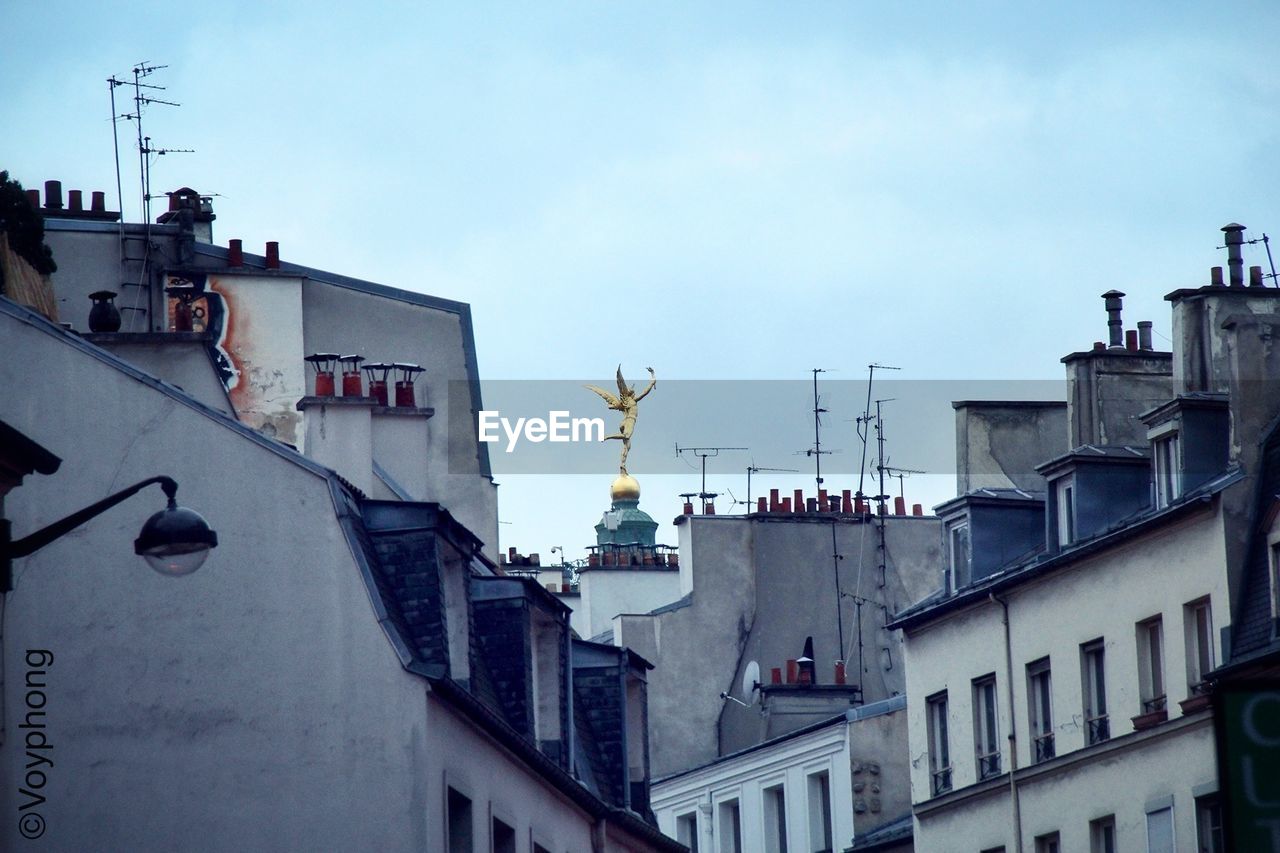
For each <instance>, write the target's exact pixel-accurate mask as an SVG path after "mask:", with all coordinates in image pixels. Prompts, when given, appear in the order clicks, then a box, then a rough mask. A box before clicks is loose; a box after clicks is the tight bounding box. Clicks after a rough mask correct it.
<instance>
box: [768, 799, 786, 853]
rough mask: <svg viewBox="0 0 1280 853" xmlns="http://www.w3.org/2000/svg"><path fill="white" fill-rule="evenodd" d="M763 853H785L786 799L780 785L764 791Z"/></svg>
mask: <svg viewBox="0 0 1280 853" xmlns="http://www.w3.org/2000/svg"><path fill="white" fill-rule="evenodd" d="M764 849H765V853H787V798H786V795H785V794H784V793H783V791H782V786H781V785H774V786H773V787H772V788H765V790H764Z"/></svg>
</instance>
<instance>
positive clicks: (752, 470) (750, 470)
mask: <svg viewBox="0 0 1280 853" xmlns="http://www.w3.org/2000/svg"><path fill="white" fill-rule="evenodd" d="M761 471H774V472H777V473H780V474H781V473H787V474H798V473H800V472H799V470H798V469H796V468H761V467H760V466H759V465H756V464H755V463H752V464H750V465H748V466H747V499H746V501H745V503H746V504H747V505H748V507H750V505H751V475H752V474H758V473H760V472H761Z"/></svg>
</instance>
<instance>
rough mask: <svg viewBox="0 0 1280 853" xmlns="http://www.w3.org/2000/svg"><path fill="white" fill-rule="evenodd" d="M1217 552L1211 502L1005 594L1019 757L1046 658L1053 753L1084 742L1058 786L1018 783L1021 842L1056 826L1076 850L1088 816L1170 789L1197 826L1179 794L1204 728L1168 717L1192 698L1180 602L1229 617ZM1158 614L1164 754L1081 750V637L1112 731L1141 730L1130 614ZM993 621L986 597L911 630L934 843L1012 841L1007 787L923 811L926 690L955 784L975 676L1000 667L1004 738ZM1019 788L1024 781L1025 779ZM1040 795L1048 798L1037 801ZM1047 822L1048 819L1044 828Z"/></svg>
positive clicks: (919, 776)
mask: <svg viewBox="0 0 1280 853" xmlns="http://www.w3.org/2000/svg"><path fill="white" fill-rule="evenodd" d="M1224 560H1225V546H1224V531H1223V516H1222V514H1221V513H1220V512H1219V511H1217V510H1216V509H1215V510H1206V511H1204V512H1202V513H1200V514H1197V515H1195V516H1193V517H1191V518H1188V519H1185V520H1183V521H1180V522H1176V523H1175V524H1173V525H1171V526H1170V527H1168V528H1165V529H1163V530H1161V531H1159V532H1157V533H1154V534H1152V535H1148V536H1145V537H1142V538H1139V539H1135V540H1133V541H1131V542H1128V543H1125V544H1123V545H1118V546H1116V547H1115V548H1114V549H1111V550H1108V551H1105V552H1103V553H1100V554H1098V555H1096V556H1093V557H1089V558H1086V559H1083V560H1081V561H1080V562H1079V563H1078V564H1076V565H1075V566H1073V567H1070V568H1065V569H1062V570H1060V571H1058V572H1056V573H1054V574H1052V575H1050V576H1048V577H1046V578H1045V579H1043V580H1041V581H1038V582H1032V583H1028V584H1025V585H1023V586H1021V587H1019V588H1017V589H1015V590H1013V591H1011V592H1010V593H1009V594H1008V596H1007V600H1008V603H1009V618H1010V633H1011V638H1012V643H1011V647H1012V660H1013V674H1012V687H1013V709H1014V714H1015V716H1016V721H1015V722H1016V729H1015V731H1016V734H1017V744H1018V765H1019V767H1021V768H1027V767H1028V765H1030V764H1031V758H1032V749H1033V745H1032V741H1031V737H1030V732H1029V727H1028V723H1027V708H1028V696H1027V678H1026V665H1027V664H1028V663H1030V662H1032V661H1035V660H1038V659H1040V658H1042V657H1045V656H1048V657H1049V658H1050V666H1051V672H1052V682H1051V683H1052V704H1053V725H1054V733H1055V746H1056V751H1057V755H1058V756H1059V759H1057V760H1058V762H1059V763H1060V764H1062V763H1065V762H1063V761H1062V758H1063V757H1064V756H1069V755H1071V754H1072V753H1075V752H1080V755H1079V758H1080V762H1079V764H1078V765H1073V766H1077V767H1078V768H1079V769H1078V770H1074V771H1072V772H1071V773H1060V774H1057V775H1055V777H1054V782H1055V784H1053V785H1047V784H1046V785H1044V786H1043V790H1041V791H1040V792H1039V793H1038V794H1035V795H1033V794H1030V793H1024V794H1023V799H1022V809H1023V817H1024V821H1023V827H1024V836H1025V840H1026V843H1028V844H1029V843H1030V840H1031V838H1032V837H1033V836H1034V835H1035V834H1038V833H1041V832H1045V831H1049V830H1050V829H1056V828H1059V827H1060V828H1061V830H1062V832H1063V849H1064V850H1065V849H1077V848H1078V846H1079V844H1081V843H1082V842H1079V841H1078V840H1077V841H1074V842H1073V841H1068V840H1067V836H1068V834H1069V833H1078V832H1080V831H1083V830H1084V829H1087V825H1088V821H1089V820H1090V819H1092V818H1094V817H1098V816H1101V815H1105V814H1108V813H1110V812H1112V811H1115V812H1116V813H1117V815H1119V814H1120V812H1121V810H1127V811H1132V810H1134V809H1135V808H1140V807H1141V804H1142V803H1143V802H1144V797H1157V796H1161V795H1163V794H1164V793H1175V795H1176V796H1177V797H1183V799H1180V800H1179V801H1178V802H1179V805H1178V806H1177V808H1179V809H1183V810H1184V811H1182V812H1178V813H1177V818H1178V821H1179V824H1178V832H1179V837H1180V838H1183V839H1186V838H1190V837H1194V836H1193V835H1186V834H1182V833H1183V830H1184V827H1185V826H1186V821H1189V820H1191V817H1190V814H1189V813H1187V812H1186V810H1187V809H1190V801H1189V799H1187V798H1185V796H1186V791H1185V790H1184V789H1189V788H1190V787H1191V786H1193V785H1199V784H1200V783H1202V782H1207V781H1211V780H1212V779H1213V778H1214V776H1213V763H1212V762H1213V752H1212V744H1211V737H1209V736H1208V735H1202V734H1200V733H1198V730H1197V732H1196V733H1192V732H1190V731H1189V730H1188V731H1186V732H1185V733H1183V731H1184V730H1181V729H1177V728H1176V725H1177V724H1176V723H1174V722H1172V721H1174V720H1176V719H1177V718H1178V717H1179V716H1180V715H1181V711H1180V708H1179V705H1178V703H1179V702H1181V701H1182V700H1184V699H1186V698H1188V697H1189V696H1190V695H1191V693H1190V688H1189V685H1188V683H1187V662H1186V656H1187V651H1186V646H1185V644H1184V636H1185V630H1186V626H1185V619H1184V609H1183V605H1185V604H1187V603H1188V602H1191V601H1194V600H1196V599H1198V598H1200V597H1202V596H1209V598H1210V606H1211V611H1212V618H1213V623H1214V624H1213V636H1214V639H1215V642H1216V640H1217V637H1218V629H1219V628H1221V627H1222V626H1224V625H1226V624H1228V623H1229V622H1230V618H1231V617H1230V607H1229V600H1228V597H1227V585H1226V573H1225V569H1224ZM1066 602H1070V612H1069V613H1067V612H1066V611H1064V609H1063V608H1064V606H1065V605H1064V603H1066ZM1157 615H1158V616H1161V617H1162V619H1163V630H1164V655H1165V660H1164V676H1165V684H1166V691H1167V696H1168V708H1169V716H1170V720H1171V722H1170V723H1166V724H1165V725H1166V726H1170V727H1175V728H1173V729H1171V732H1172V733H1171V734H1170V735H1169V737H1170V740H1171V743H1170V745H1169V746H1168V747H1167V749H1168V750H1169V752H1168V754H1167V755H1166V753H1165V752H1164V750H1165V747H1163V746H1160V747H1150V748H1149V747H1147V746H1145V745H1143V746H1136V747H1134V748H1133V749H1132V750H1128V751H1125V752H1122V753H1110V752H1107V751H1106V745H1105V744H1104V745H1102V746H1092V747H1086V746H1085V736H1086V727H1085V725H1084V718H1083V696H1082V690H1083V688H1082V680H1081V675H1080V666H1081V663H1080V646H1081V644H1083V643H1088V642H1091V641H1093V640H1095V639H1098V638H1102V639H1103V640H1104V642H1105V650H1106V657H1105V669H1106V693H1107V710H1108V714H1109V717H1110V729H1111V736H1112V738H1119V737H1122V736H1125V735H1129V734H1130V733H1132V732H1134V731H1135V729H1134V726H1133V723H1132V722H1131V718H1132V717H1133V716H1135V715H1138V714H1140V713H1142V710H1143V709H1142V703H1141V697H1140V695H1139V688H1138V684H1139V678H1138V653H1137V649H1136V624H1137V623H1138V622H1139V621H1142V620H1146V619H1148V618H1151V617H1153V616H1157ZM1001 618H1002V616H1001V608H1000V606H999V605H997V604H995V603H994V602H983V603H980V604H976V605H974V606H972V607H971V608H969V609H968V610H965V611H960V612H957V613H954V614H951V615H949V616H948V617H947V618H945V619H943V620H941V621H938V622H935V623H933V624H931V625H929V626H926V627H923V628H920V629H913V630H912V631H911V632H910V633H909V635H908V637H907V641H906V670H907V697H908V710H909V712H910V714H909V739H910V755H911V758H912V769H911V773H912V791H913V798H914V800H915V802H916V812H917V816H918V822H917V826H918V831H919V832H920V835H918V836H917V840H916V844H917V847H918V848H919V849H941V848H937V845H938V844H940V843H942V842H941V841H940V839H942V838H946V839H949V840H948V842H946V843H945V844H943V846H944V847H948V849H949V848H950V846H955V847H956V848H957V849H975V850H977V849H982V848H983V847H987V846H991V845H995V844H1001V843H1009V844H1010V845H1011V841H1009V840H1008V839H1007V837H1006V834H1004V833H999V832H994V831H993V828H994V827H997V826H1007V825H1008V824H1009V822H1010V818H1009V806H1008V799H1007V796H1002V797H999V798H995V799H993V800H991V801H990V803H989V804H988V801H987V800H986V799H982V798H977V799H964V801H963V803H964V805H963V806H962V807H959V808H955V809H949V810H946V811H938V812H934V811H930V810H929V808H928V801H929V800H930V799H931V794H930V778H929V759H928V755H929V746H928V727H927V722H926V703H925V699H926V697H928V696H931V695H933V694H935V693H937V692H939V691H942V690H946V691H947V711H948V731H949V733H950V754H951V763H952V767H953V777H952V778H953V785H954V788H955V789H956V790H957V791H961V790H963V789H965V788H966V787H968V786H971V785H974V784H975V783H976V782H977V780H978V777H977V761H976V757H975V754H974V747H973V731H974V722H973V719H974V708H973V691H972V682H973V679H975V678H981V677H983V676H986V675H989V674H992V673H994V674H995V677H996V691H997V697H998V707H999V721H998V726H999V730H998V738H997V742H999V743H1002V744H1004V743H1006V736H1007V734H1008V732H1009V726H1010V720H1009V707H1010V706H1009V693H1008V691H1009V687H1010V685H1009V681H1010V678H1009V676H1008V674H1007V672H1006V666H1005V651H1004V633H1003V627H1002V624H1001ZM1215 656H1216V657H1215V660H1216V661H1217V662H1218V663H1221V660H1222V658H1221V650H1220V649H1215ZM1172 741H1176V742H1172ZM1089 750H1092V755H1096V756H1098V758H1097V759H1096V760H1092V759H1091V758H1090V753H1089V752H1088V751H1089ZM1082 751H1083V752H1082ZM1179 755H1181V756H1182V757H1177V756H1179ZM1178 762H1183V763H1184V764H1185V766H1181V765H1179V764H1178ZM1001 766H1002V768H1003V769H1005V770H1007V769H1008V767H1009V766H1010V762H1009V754H1008V749H1007V748H1005V749H1004V750H1002V756H1001ZM1120 773H1123V774H1124V781H1121V780H1120V779H1119V777H1118V776H1117V775H1114V774H1120ZM1108 774H1112V775H1108ZM1019 789H1020V790H1024V789H1023V787H1022V785H1021V784H1020V785H1019ZM1028 789H1030V786H1028ZM1175 789H1176V790H1175ZM1117 790H1123V791H1125V792H1126V793H1125V795H1124V797H1123V798H1121V800H1122V802H1117V797H1116V795H1115V791H1117ZM1037 796H1038V797H1040V798H1042V799H1040V800H1036V799H1034V797H1037ZM1135 804H1136V805H1135ZM935 814H936V815H938V817H937V818H936V819H935V817H934V815H935ZM1117 820H1118V821H1119V817H1118V818H1117ZM1050 822H1056V823H1054V825H1052V826H1049V825H1048V824H1049V823H1050ZM1122 834H1123V833H1122ZM1127 837H1129V838H1130V839H1132V838H1133V837H1134V836H1132V835H1129V836H1127ZM1076 838H1077V839H1078V838H1079V836H1076ZM992 839H994V840H992ZM1129 847H1130V844H1129V843H1127V842H1124V841H1121V844H1120V849H1129Z"/></svg>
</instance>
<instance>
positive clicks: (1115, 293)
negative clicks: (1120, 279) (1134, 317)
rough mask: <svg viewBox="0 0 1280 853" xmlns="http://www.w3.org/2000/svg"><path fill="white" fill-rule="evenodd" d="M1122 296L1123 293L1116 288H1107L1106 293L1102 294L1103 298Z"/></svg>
mask: <svg viewBox="0 0 1280 853" xmlns="http://www.w3.org/2000/svg"><path fill="white" fill-rule="evenodd" d="M1123 296H1124V294H1123V293H1121V292H1120V291H1118V290H1108V291H1107V292H1106V293H1104V294H1102V298H1103V299H1118V298H1122V297H1123Z"/></svg>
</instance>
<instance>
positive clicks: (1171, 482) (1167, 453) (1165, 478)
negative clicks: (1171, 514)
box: [1151, 432, 1182, 509]
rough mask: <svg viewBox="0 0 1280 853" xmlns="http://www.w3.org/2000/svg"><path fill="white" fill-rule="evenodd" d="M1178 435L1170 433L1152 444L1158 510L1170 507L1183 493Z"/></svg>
mask: <svg viewBox="0 0 1280 853" xmlns="http://www.w3.org/2000/svg"><path fill="white" fill-rule="evenodd" d="M1178 451H1179V446H1178V434H1177V433H1176V432H1171V433H1168V434H1167V435H1164V436H1162V437H1161V438H1159V439H1157V440H1155V441H1153V442H1151V458H1152V463H1153V473H1154V475H1155V481H1156V509H1161V508H1162V507H1166V506H1168V505H1169V504H1170V503H1172V502H1173V501H1174V500H1176V499H1177V497H1178V495H1179V494H1181V492H1182V488H1181V487H1182V483H1181V479H1182V478H1181V477H1180V476H1179V472H1178V456H1179V453H1178Z"/></svg>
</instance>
